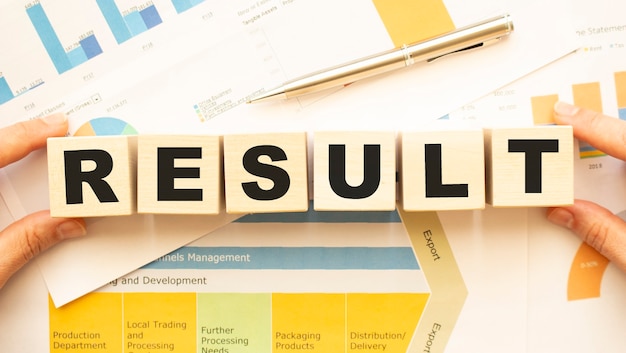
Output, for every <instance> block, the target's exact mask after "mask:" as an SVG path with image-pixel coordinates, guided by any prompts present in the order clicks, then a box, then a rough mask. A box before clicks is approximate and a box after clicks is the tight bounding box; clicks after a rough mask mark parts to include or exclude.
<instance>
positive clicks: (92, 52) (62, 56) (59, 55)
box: [26, 2, 102, 74]
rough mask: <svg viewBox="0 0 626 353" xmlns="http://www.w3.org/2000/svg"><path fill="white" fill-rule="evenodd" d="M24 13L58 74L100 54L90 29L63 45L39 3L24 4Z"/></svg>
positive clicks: (100, 50) (100, 49)
mask: <svg viewBox="0 0 626 353" xmlns="http://www.w3.org/2000/svg"><path fill="white" fill-rule="evenodd" d="M26 13H27V14H28V17H29V18H30V21H31V23H32V24H33V27H35V30H36V31H37V35H38V36H39V39H40V40H41V43H42V44H43V46H44V48H45V49H46V52H47V53H48V56H49V57H50V60H52V63H53V64H54V67H55V68H56V70H57V72H58V73H59V74H62V73H64V72H66V71H68V70H70V69H72V68H74V67H75V66H77V65H80V64H82V63H84V62H85V61H87V60H89V59H91V58H93V57H95V56H97V55H99V54H102V48H101V47H100V44H99V43H98V40H97V39H96V36H95V34H94V33H93V32H92V31H88V32H86V33H83V34H82V35H80V36H79V37H78V40H76V41H75V42H74V43H73V44H72V45H69V46H65V47H64V46H63V44H62V43H61V40H60V39H59V36H58V35H57V33H56V31H55V30H54V27H53V26H52V23H51V22H50V19H49V18H48V16H47V15H46V12H45V11H44V8H43V6H42V5H41V3H39V2H37V3H31V4H29V5H28V6H26ZM66 48H67V50H66Z"/></svg>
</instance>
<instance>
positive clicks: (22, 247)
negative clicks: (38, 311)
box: [0, 211, 86, 288]
mask: <svg viewBox="0 0 626 353" xmlns="http://www.w3.org/2000/svg"><path fill="white" fill-rule="evenodd" d="M85 233H86V228H85V222H84V221H83V220H82V219H68V218H51V217H50V213H49V211H40V212H37V213H34V214H31V215H28V216H26V217H24V218H22V219H20V220H18V221H16V222H15V223H13V224H11V225H9V226H8V227H7V228H5V229H4V230H3V231H2V232H0V254H2V256H0V288H2V287H3V286H4V284H5V283H6V282H7V280H8V279H9V278H10V277H11V276H12V275H13V274H14V273H15V272H17V270H19V269H20V268H21V267H22V266H24V265H25V264H26V263H27V262H28V261H29V260H30V259H32V258H33V257H35V256H36V255H37V254H39V253H40V252H42V251H44V250H45V249H47V248H49V247H51V246H52V245H54V244H56V243H58V242H59V241H61V240H63V239H68V238H74V237H78V236H82V235H85Z"/></svg>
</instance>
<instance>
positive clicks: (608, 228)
mask: <svg viewBox="0 0 626 353" xmlns="http://www.w3.org/2000/svg"><path fill="white" fill-rule="evenodd" d="M548 220H550V221H551V222H553V223H555V224H558V225H560V226H563V227H566V228H569V229H571V230H572V231H573V232H574V233H575V234H576V235H578V236H579V237H580V238H581V239H582V240H583V241H584V242H585V243H587V244H589V245H590V246H591V247H593V248H594V249H596V250H597V251H598V252H599V253H601V254H602V255H604V256H605V257H606V258H608V259H609V260H611V261H612V262H613V263H615V265H617V266H618V267H619V268H621V269H622V270H623V271H625V272H626V222H624V221H623V220H622V219H621V218H619V217H618V216H616V215H614V214H613V213H612V212H611V211H609V210H607V209H606V208H604V207H602V206H599V205H597V204H595V203H593V202H589V201H583V200H576V201H575V202H574V205H573V206H567V207H555V208H551V209H549V210H548Z"/></svg>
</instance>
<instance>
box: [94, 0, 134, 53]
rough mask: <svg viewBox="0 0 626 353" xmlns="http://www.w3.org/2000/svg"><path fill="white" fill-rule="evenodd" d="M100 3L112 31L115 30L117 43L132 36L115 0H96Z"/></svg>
mask: <svg viewBox="0 0 626 353" xmlns="http://www.w3.org/2000/svg"><path fill="white" fill-rule="evenodd" d="M96 2H97V3H98V7H100V12H102V15H103V16H104V19H105V20H106V21H107V24H108V25H109V28H110V29H111V32H113V36H114V37H115V40H116V41H117V44H121V43H124V42H125V41H127V40H129V39H131V38H132V34H131V33H130V31H129V30H128V27H126V21H124V17H122V14H121V13H120V10H119V8H118V7H117V5H116V4H115V1H113V0H96Z"/></svg>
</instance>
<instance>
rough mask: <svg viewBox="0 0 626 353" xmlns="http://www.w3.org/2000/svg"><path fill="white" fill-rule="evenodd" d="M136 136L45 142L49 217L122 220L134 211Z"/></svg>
mask: <svg viewBox="0 0 626 353" xmlns="http://www.w3.org/2000/svg"><path fill="white" fill-rule="evenodd" d="M136 142H137V141H136V136H97V137H96V136H81V137H72V138H67V137H54V138H49V139H48V148H47V150H48V182H49V184H50V188H49V189H50V215H51V216H52V217H96V216H123V215H130V214H133V213H134V212H135V208H136V192H135V190H136V165H135V161H136V154H137V151H136Z"/></svg>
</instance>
